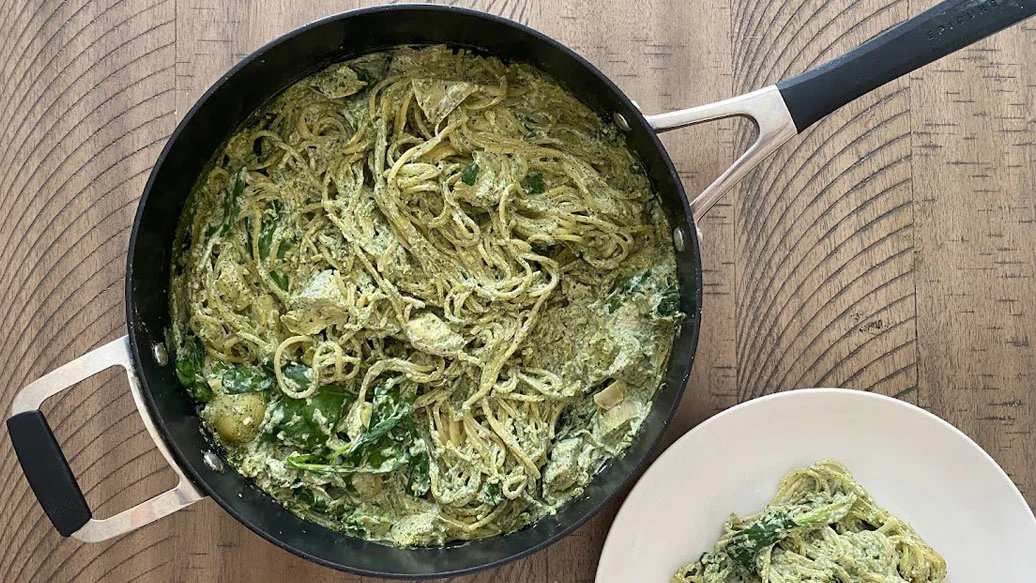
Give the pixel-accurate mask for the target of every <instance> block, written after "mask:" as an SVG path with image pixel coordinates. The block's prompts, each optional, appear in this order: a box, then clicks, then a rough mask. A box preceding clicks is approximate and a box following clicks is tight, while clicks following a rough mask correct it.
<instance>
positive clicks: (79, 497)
mask: <svg viewBox="0 0 1036 583" xmlns="http://www.w3.org/2000/svg"><path fill="white" fill-rule="evenodd" d="M7 431H8V432H9V433H10V434H11V443H12V444H14V453H15V455H17V456H18V463H20V464H21V465H22V471H23V472H24V473H25V477H26V479H28V480H29V487H30V488H32V493H33V494H35V495H36V499H37V500H39V502H40V506H42V507H43V512H45V513H46V514H47V518H49V519H50V521H51V522H52V523H54V528H56V529H57V530H58V532H60V533H61V536H70V535H71V534H72V533H74V532H76V531H77V530H79V529H80V528H82V527H83V525H84V524H86V523H87V522H88V521H89V520H90V518H91V514H90V506H89V505H88V504H87V503H86V498H85V497H83V491H82V490H80V489H79V483H78V482H76V477H75V476H74V475H72V468H70V467H69V466H68V460H66V459H65V454H64V453H62V451H61V446H60V445H58V441H57V440H56V439H55V438H54V432H52V431H51V430H50V425H49V424H48V423H47V418H46V417H44V416H43V413H41V412H40V411H25V412H23V413H19V414H17V415H15V416H13V417H11V418H10V419H8V420H7Z"/></svg>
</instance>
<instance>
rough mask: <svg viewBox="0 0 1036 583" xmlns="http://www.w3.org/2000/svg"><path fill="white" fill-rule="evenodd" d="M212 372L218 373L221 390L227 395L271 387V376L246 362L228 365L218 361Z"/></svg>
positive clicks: (256, 391)
mask: <svg viewBox="0 0 1036 583" xmlns="http://www.w3.org/2000/svg"><path fill="white" fill-rule="evenodd" d="M212 372H214V373H216V374H218V375H220V379H221V381H222V386H223V392H224V393H227V394H228V395H240V394H241V393H260V392H263V391H268V390H270V389H271V388H272V387H273V378H271V377H270V376H269V375H267V374H266V372H264V371H262V370H260V369H259V368H257V367H254V366H251V365H248V364H236V365H233V366H228V365H226V364H223V363H222V362H218V363H216V364H215V365H213V367H212Z"/></svg>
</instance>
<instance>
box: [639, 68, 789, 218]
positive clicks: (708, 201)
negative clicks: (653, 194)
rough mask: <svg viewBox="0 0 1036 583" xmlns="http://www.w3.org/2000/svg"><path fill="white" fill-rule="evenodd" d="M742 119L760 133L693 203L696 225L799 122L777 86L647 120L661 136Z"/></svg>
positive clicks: (782, 142) (779, 143)
mask: <svg viewBox="0 0 1036 583" xmlns="http://www.w3.org/2000/svg"><path fill="white" fill-rule="evenodd" d="M738 116H740V117H747V118H749V119H751V120H752V121H753V122H754V123H755V125H756V128H757V129H758V131H759V133H758V135H757V136H756V139H755V142H753V143H752V145H751V146H749V148H748V149H747V150H745V153H744V154H741V156H740V157H739V158H738V159H737V160H735V161H734V163H733V164H731V165H730V167H729V168H727V169H726V170H725V171H724V172H723V173H722V174H720V175H719V178H717V179H716V180H715V181H713V183H712V184H710V185H709V186H708V188H706V189H705V190H704V191H702V193H701V194H699V195H698V196H697V197H695V198H694V199H693V200H692V201H691V214H692V215H693V216H694V221H695V223H697V222H698V221H700V220H701V218H702V217H703V216H704V215H705V213H707V212H708V211H709V209H710V208H712V205H714V204H716V202H717V201H718V200H719V199H720V198H721V197H722V196H723V195H724V194H726V193H727V191H728V190H730V188H731V187H732V186H734V185H735V184H737V182H738V181H739V180H741V179H742V178H744V177H745V175H746V174H748V172H749V171H750V170H752V169H753V168H755V167H756V166H757V165H758V164H759V162H761V161H762V160H763V159H764V158H766V157H767V156H769V155H770V154H772V153H773V151H774V150H776V149H777V148H778V147H779V146H781V145H782V144H784V143H785V142H787V141H788V140H790V139H791V138H792V137H793V136H794V135H795V134H797V133H798V131H797V130H796V129H795V120H793V119H792V117H791V114H790V113H788V106H787V105H786V104H785V103H784V97H782V96H781V92H780V90H778V89H777V86H776V85H771V86H769V87H764V88H762V89H759V90H758V91H753V92H751V93H746V94H744V95H739V96H737V97H732V98H730V99H726V100H724V101H717V102H716V103H710V104H708V105H702V106H700V107H692V108H691V109H684V110H680V111H672V112H669V113H660V114H656V115H648V116H645V119H647V122H648V123H649V124H650V125H651V127H652V128H654V129H655V130H656V131H659V132H661V131H665V130H671V129H676V128H681V127H685V126H689V125H695V124H699V123H703V122H707V121H713V120H717V119H723V118H727V117H738Z"/></svg>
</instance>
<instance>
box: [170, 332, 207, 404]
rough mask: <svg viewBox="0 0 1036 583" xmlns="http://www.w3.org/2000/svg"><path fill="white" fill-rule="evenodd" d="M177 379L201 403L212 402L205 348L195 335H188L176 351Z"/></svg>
mask: <svg viewBox="0 0 1036 583" xmlns="http://www.w3.org/2000/svg"><path fill="white" fill-rule="evenodd" d="M176 377H177V378H178V379H180V384H182V385H183V386H184V388H186V389H187V392H188V393H190V395H191V396H192V397H194V399H195V400H196V401H198V402H199V403H208V402H209V401H210V400H212V389H211V388H210V387H209V383H208V382H207V381H206V380H205V346H204V345H203V344H202V343H201V340H199V339H198V337H197V336H195V335H194V334H187V335H186V336H185V337H184V339H183V345H182V346H180V347H179V349H178V350H177V351H176Z"/></svg>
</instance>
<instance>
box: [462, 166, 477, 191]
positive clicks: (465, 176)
mask: <svg viewBox="0 0 1036 583" xmlns="http://www.w3.org/2000/svg"><path fill="white" fill-rule="evenodd" d="M476 178H478V162H472V163H471V164H468V165H467V166H465V167H464V169H463V170H461V171H460V181H461V182H463V183H464V184H467V185H468V186H474V185H475V179H476Z"/></svg>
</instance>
